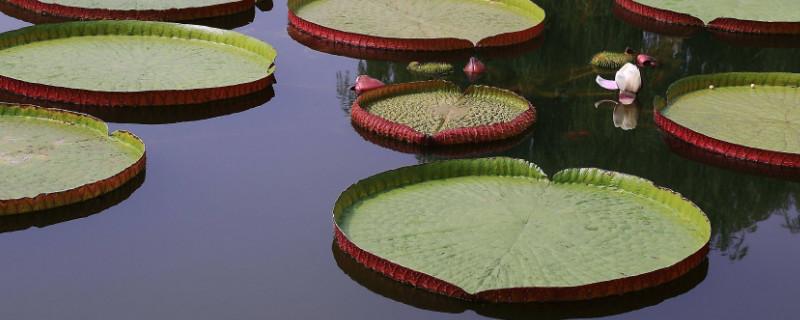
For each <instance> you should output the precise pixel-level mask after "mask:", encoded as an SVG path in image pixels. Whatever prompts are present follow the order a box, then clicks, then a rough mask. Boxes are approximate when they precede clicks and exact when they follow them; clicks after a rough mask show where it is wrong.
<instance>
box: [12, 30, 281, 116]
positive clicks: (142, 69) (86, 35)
mask: <svg viewBox="0 0 800 320" xmlns="http://www.w3.org/2000/svg"><path fill="white" fill-rule="evenodd" d="M276 55H277V53H276V52H275V49H273V48H272V47H271V46H270V45H268V44H266V43H264V42H262V41H260V40H258V39H255V38H251V37H248V36H245V35H242V34H239V33H236V32H232V31H225V30H219V29H213V28H207V27H200V26H190V25H181V24H174V23H165V22H141V21H88V22H72V23H62V24H53V25H40V26H33V27H28V28H23V29H19V30H16V31H11V32H6V33H3V34H0V88H2V89H6V90H9V91H11V92H15V93H19V94H23V95H26V96H31V97H34V98H41V99H48V100H56V101H65V102H72V103H79V104H91V105H133V106H136V105H174V104H189V103H200V102H207V101H213V100H219V99H225V98H231V97H236V96H241V95H245V94H248V93H251V92H255V91H258V90H261V89H263V88H265V87H266V86H268V85H270V84H272V81H273V77H272V73H273V71H274V65H273V61H274V59H275V56H276Z"/></svg>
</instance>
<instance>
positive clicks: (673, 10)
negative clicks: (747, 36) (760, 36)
mask: <svg viewBox="0 0 800 320" xmlns="http://www.w3.org/2000/svg"><path fill="white" fill-rule="evenodd" d="M616 2H617V3H618V4H620V5H621V6H622V7H624V8H626V9H628V10H630V11H632V12H634V13H637V14H640V15H643V16H646V17H650V18H653V19H655V20H659V21H664V22H669V23H676V24H682V25H688V26H707V27H709V28H713V29H721V30H727V31H734V32H748V33H767V34H800V11H798V10H797V1H795V0H741V1H727V0H714V1H693V0H674V1H663V0H616Z"/></svg>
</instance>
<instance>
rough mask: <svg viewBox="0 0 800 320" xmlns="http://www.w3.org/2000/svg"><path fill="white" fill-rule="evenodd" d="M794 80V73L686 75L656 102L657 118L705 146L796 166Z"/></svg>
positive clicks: (798, 94)
mask: <svg viewBox="0 0 800 320" xmlns="http://www.w3.org/2000/svg"><path fill="white" fill-rule="evenodd" d="M798 86H800V74H793V73H721V74H710V75H701V76H692V77H687V78H684V79H681V80H678V81H677V82H675V83H673V84H672V85H671V86H670V87H669V89H668V90H667V100H668V103H664V102H663V101H657V102H656V104H655V105H656V111H657V112H656V115H655V117H656V122H657V123H658V124H659V125H660V126H661V127H662V128H664V130H666V131H667V132H670V133H672V134H673V135H675V136H676V137H678V138H679V139H682V140H684V141H688V142H689V143H692V144H695V145H697V146H699V147H701V148H703V149H706V150H711V151H714V152H717V153H722V154H726V155H729V156H733V157H737V158H742V159H748V160H753V161H758V162H765V163H771V164H777V165H783V166H790V167H800V133H798V132H797V130H796V128H797V127H798V125H800V108H798V105H797V101H798V99H800V89H798ZM712 88H713V89H712Z"/></svg>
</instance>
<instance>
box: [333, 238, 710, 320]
mask: <svg viewBox="0 0 800 320" xmlns="http://www.w3.org/2000/svg"><path fill="white" fill-rule="evenodd" d="M331 251H332V252H333V258H334V260H336V265H338V266H339V269H342V272H344V273H345V274H347V276H349V277H350V279H352V280H353V281H355V282H357V283H358V284H359V285H361V286H363V287H365V288H367V289H369V290H370V291H372V292H374V293H376V294H380V295H382V296H384V297H387V298H390V299H392V300H395V301H398V302H401V303H404V304H407V305H410V306H413V307H415V308H418V309H423V310H431V311H436V312H448V313H463V312H464V311H467V310H470V309H472V310H474V311H475V312H476V313H478V314H480V315H483V316H487V317H492V318H499V319H573V318H596V317H603V316H612V315H617V314H621V313H626V312H630V311H634V310H638V309H641V308H645V307H649V306H653V305H656V304H659V303H661V302H664V301H665V300H667V299H670V298H673V297H677V296H679V295H682V294H684V293H686V292H688V291H689V290H692V289H693V288H694V287H696V286H697V285H698V284H700V283H701V282H703V280H705V278H706V275H707V274H708V259H703V261H702V262H700V264H699V265H698V266H697V267H695V268H692V269H691V270H689V272H687V273H686V274H684V275H682V276H680V277H678V278H677V279H675V280H672V281H670V282H668V283H665V284H663V285H660V286H656V287H652V288H647V289H644V290H641V291H636V292H631V293H627V294H624V295H615V296H609V297H605V298H598V299H591V300H583V301H557V302H540V303H517V304H507V303H504V304H489V303H481V302H472V301H464V300H459V299H453V298H450V297H446V296H443V295H440V294H436V293H433V292H429V291H425V290H423V289H420V288H417V287H414V286H410V285H408V284H405V283H401V282H398V281H395V280H394V279H391V278H389V277H386V276H384V275H382V274H380V273H377V272H375V271H373V270H370V269H367V268H366V267H364V265H363V264H360V263H359V262H358V261H357V260H355V259H354V258H353V257H352V256H350V255H348V254H347V253H346V252H344V251H343V250H342V249H341V247H339V245H337V244H336V241H335V240H334V241H333V244H332V245H331Z"/></svg>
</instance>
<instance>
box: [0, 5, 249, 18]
mask: <svg viewBox="0 0 800 320" xmlns="http://www.w3.org/2000/svg"><path fill="white" fill-rule="evenodd" d="M2 1H3V2H6V3H9V4H12V5H15V6H17V7H20V8H23V9H26V10H30V11H33V12H36V13H40V14H46V15H50V16H56V17H66V18H71V19H79V20H150V21H187V20H194V19H202V18H210V17H216V16H225V15H231V14H235V13H239V12H242V11H246V10H248V9H252V8H253V7H254V6H255V1H253V0H103V1H96V0H2Z"/></svg>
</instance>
